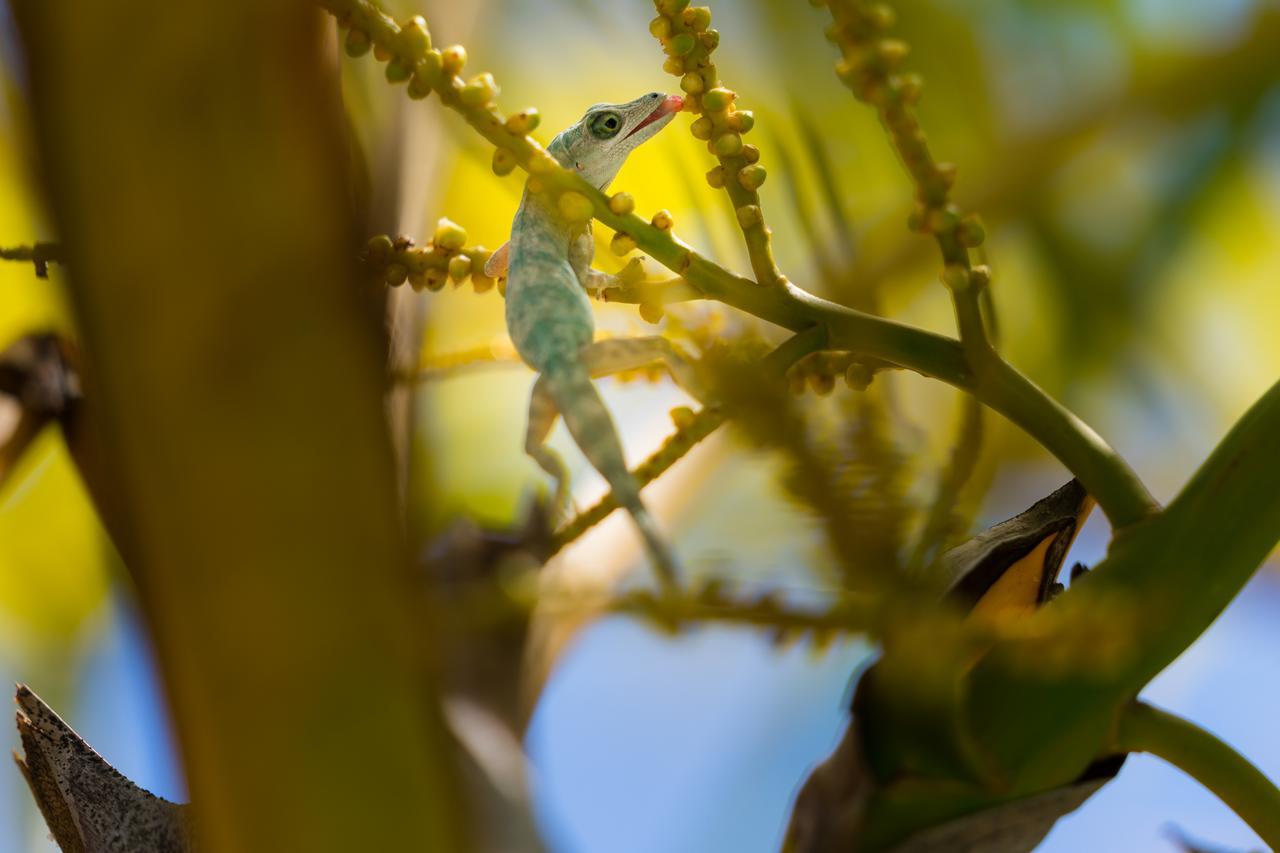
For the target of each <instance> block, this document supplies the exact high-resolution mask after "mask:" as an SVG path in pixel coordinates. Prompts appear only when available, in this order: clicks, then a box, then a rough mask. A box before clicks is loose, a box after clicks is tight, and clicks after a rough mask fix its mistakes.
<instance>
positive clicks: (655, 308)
mask: <svg viewBox="0 0 1280 853" xmlns="http://www.w3.org/2000/svg"><path fill="white" fill-rule="evenodd" d="M662 314H663V311H662V306H661V305H654V304H652V303H649V302H646V303H644V304H643V305H641V306H640V316H641V317H643V318H644V320H645V322H648V323H654V324H657V323H661V322H662Z"/></svg>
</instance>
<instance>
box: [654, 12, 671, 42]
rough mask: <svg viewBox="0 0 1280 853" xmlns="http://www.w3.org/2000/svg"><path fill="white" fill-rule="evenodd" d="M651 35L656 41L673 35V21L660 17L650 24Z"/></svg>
mask: <svg viewBox="0 0 1280 853" xmlns="http://www.w3.org/2000/svg"><path fill="white" fill-rule="evenodd" d="M649 34H650V35H651V36H653V37H654V38H656V39H664V38H666V37H667V36H669V35H671V19H670V18H668V17H666V16H664V15H659V16H658V17H656V18H654V19H653V20H652V21H650V22H649Z"/></svg>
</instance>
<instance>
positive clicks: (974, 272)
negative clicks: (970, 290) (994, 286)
mask: <svg viewBox="0 0 1280 853" xmlns="http://www.w3.org/2000/svg"><path fill="white" fill-rule="evenodd" d="M969 281H970V282H972V283H973V286H974V287H976V288H978V289H979V290H981V289H982V288H984V287H986V286H987V285H989V284H990V283H991V267H989V266H987V265H986V264H980V265H978V266H976V267H974V268H973V269H971V270H969Z"/></svg>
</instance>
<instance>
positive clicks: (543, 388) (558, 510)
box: [524, 376, 573, 524]
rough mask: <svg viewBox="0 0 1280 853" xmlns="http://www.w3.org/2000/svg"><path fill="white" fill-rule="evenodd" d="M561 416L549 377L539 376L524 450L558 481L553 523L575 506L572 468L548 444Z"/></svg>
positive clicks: (552, 517)
mask: <svg viewBox="0 0 1280 853" xmlns="http://www.w3.org/2000/svg"><path fill="white" fill-rule="evenodd" d="M559 417H560V411H559V409H557V408H556V401H555V399H554V398H553V397H552V396H551V389H550V388H549V387H548V383H547V380H546V377H544V376H539V377H538V381H537V382H535V383H534V386H533V394H532V395H530V397H529V425H528V428H527V429H526V431H525V438H524V451H525V453H528V454H529V455H530V456H531V457H533V460H534V461H535V462H537V463H538V465H539V467H541V468H542V470H543V471H546V472H547V473H548V474H550V475H551V478H552V479H553V480H554V481H555V484H556V485H555V492H554V493H553V495H552V498H551V521H552V523H553V524H559V523H560V522H562V521H564V520H566V519H567V518H568V517H569V515H570V513H571V511H572V509H573V498H572V496H571V495H570V492H569V467H568V466H567V465H565V463H564V459H563V458H562V457H561V456H560V454H559V453H557V452H555V451H554V450H552V449H551V448H550V447H548V446H547V438H548V437H549V436H550V435H551V430H552V428H554V427H555V425H556V420H557V419H558V418H559Z"/></svg>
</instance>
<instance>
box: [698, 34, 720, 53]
mask: <svg viewBox="0 0 1280 853" xmlns="http://www.w3.org/2000/svg"><path fill="white" fill-rule="evenodd" d="M698 41H700V42H702V46H703V47H704V48H705V49H706V51H707V53H710V52H711V51H713V50H715V49H716V48H717V47H719V46H720V31H719V30H707V31H706V32H705V33H698Z"/></svg>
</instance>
